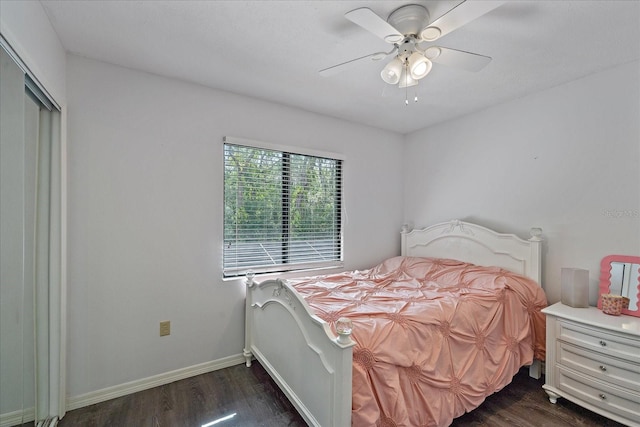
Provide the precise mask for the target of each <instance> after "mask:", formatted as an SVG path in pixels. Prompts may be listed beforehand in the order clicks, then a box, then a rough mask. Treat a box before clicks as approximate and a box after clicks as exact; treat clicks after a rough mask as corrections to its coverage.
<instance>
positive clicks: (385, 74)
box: [380, 58, 402, 85]
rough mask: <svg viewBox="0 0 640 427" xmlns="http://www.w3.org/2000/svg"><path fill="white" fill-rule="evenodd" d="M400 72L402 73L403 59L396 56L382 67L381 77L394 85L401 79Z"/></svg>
mask: <svg viewBox="0 0 640 427" xmlns="http://www.w3.org/2000/svg"><path fill="white" fill-rule="evenodd" d="M400 74H402V61H400V59H399V58H394V59H393V60H392V61H391V62H389V63H388V64H387V65H385V67H384V68H383V69H382V72H380V77H382V80H384V81H385V82H386V83H389V84H390V85H394V84H396V83H398V81H399V80H400Z"/></svg>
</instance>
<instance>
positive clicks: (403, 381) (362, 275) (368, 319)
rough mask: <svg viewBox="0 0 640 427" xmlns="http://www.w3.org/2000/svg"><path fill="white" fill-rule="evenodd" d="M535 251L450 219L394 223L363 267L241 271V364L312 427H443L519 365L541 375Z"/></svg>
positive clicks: (540, 297)
mask: <svg viewBox="0 0 640 427" xmlns="http://www.w3.org/2000/svg"><path fill="white" fill-rule="evenodd" d="M541 244H542V239H541V230H540V229H538V228H533V229H531V237H530V238H529V239H528V240H524V239H521V238H519V237H517V236H515V235H512V234H501V233H498V232H496V231H493V230H490V229H488V228H485V227H483V226H480V225H476V224H472V223H469V222H463V221H458V220H454V221H450V222H446V223H441V224H437V225H434V226H431V227H427V228H424V229H417V230H409V228H408V227H403V230H402V232H401V255H400V256H399V257H392V258H390V259H388V260H385V261H384V262H382V263H381V264H379V265H377V266H374V267H372V268H371V269H368V270H364V271H352V272H345V273H339V274H331V275H324V276H315V277H311V278H299V279H290V280H282V279H273V280H271V279H270V280H265V281H263V282H261V283H258V282H256V281H255V280H254V277H253V276H252V275H247V280H246V285H247V297H246V324H245V328H246V330H245V349H244V356H245V358H246V364H247V366H250V365H251V362H252V359H253V358H254V357H255V359H257V360H258V361H259V362H260V364H261V365H262V366H263V367H264V368H265V370H266V371H267V372H268V373H269V374H270V375H271V377H272V378H273V379H274V381H275V382H276V383H277V384H278V386H279V387H280V388H281V389H282V391H283V392H284V393H285V394H286V395H287V397H288V398H289V400H290V401H291V402H292V403H293V405H294V406H295V407H296V409H297V410H298V411H299V412H300V414H301V415H302V417H303V418H304V419H305V421H306V422H307V423H308V424H309V425H312V426H323V427H330V426H334V427H342V426H349V425H354V426H373V425H382V426H387V425H389V426H393V425H424V426H427V425H428V426H432V425H433V426H437V425H449V424H450V423H451V421H452V419H453V418H455V417H457V416H460V415H462V414H463V413H465V412H468V411H470V410H472V409H474V408H476V407H477V406H479V405H480V404H481V403H482V402H483V401H484V399H485V397H486V396H488V395H490V394H492V393H494V392H496V391H498V390H500V389H501V388H503V387H504V386H505V385H506V384H508V383H509V382H510V381H511V379H512V378H513V376H514V375H515V373H517V372H518V370H519V369H520V368H521V367H522V366H526V365H530V368H529V371H530V375H531V376H533V377H536V378H538V377H539V376H540V360H542V359H543V358H544V350H545V349H544V339H545V331H544V324H545V321H544V316H543V315H542V314H541V313H540V310H541V309H542V308H544V307H545V306H546V297H545V296H544V292H543V291H542V288H541V287H540V285H539V284H540V283H541ZM452 280H453V281H452ZM345 319H349V320H348V321H345ZM336 325H339V327H338V329H336ZM344 325H346V326H351V328H349V327H343V326H344ZM338 332H340V333H338ZM407 339H409V340H410V341H406V340H407Z"/></svg>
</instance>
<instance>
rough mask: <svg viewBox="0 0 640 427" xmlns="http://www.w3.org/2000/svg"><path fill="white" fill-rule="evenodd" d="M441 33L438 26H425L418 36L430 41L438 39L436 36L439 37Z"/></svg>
mask: <svg viewBox="0 0 640 427" xmlns="http://www.w3.org/2000/svg"><path fill="white" fill-rule="evenodd" d="M441 34H442V31H440V28H438V27H427V28H425V29H423V30H422V32H421V33H420V37H421V38H422V40H424V41H427V42H432V41H434V40H438V38H439V37H440V35H441Z"/></svg>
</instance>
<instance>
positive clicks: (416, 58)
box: [408, 52, 433, 80]
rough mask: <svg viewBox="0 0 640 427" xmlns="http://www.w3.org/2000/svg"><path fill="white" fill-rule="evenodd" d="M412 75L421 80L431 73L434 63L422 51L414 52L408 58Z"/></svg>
mask: <svg viewBox="0 0 640 427" xmlns="http://www.w3.org/2000/svg"><path fill="white" fill-rule="evenodd" d="M408 64H409V72H410V73H411V77H413V78H414V79H416V80H419V79H421V78H423V77H425V76H426V75H427V74H429V71H431V67H432V66H433V64H432V63H431V61H429V60H428V59H427V58H426V57H425V56H424V55H423V54H421V53H420V52H413V53H412V54H411V56H410V57H409V60H408Z"/></svg>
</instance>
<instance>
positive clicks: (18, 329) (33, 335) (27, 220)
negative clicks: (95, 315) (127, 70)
mask: <svg viewBox="0 0 640 427" xmlns="http://www.w3.org/2000/svg"><path fill="white" fill-rule="evenodd" d="M59 124H60V113H59V111H57V110H56V109H54V108H53V107H52V105H51V103H50V102H49V101H48V100H47V99H46V97H45V96H44V95H43V94H42V93H41V92H39V90H38V88H37V87H36V86H35V83H34V81H33V80H31V79H30V78H29V77H28V76H26V75H25V71H24V69H23V68H21V67H20V66H19V65H18V64H16V63H15V62H14V59H13V58H12V56H11V55H9V54H8V53H7V52H6V51H5V50H4V49H3V48H0V237H1V239H0V384H2V386H1V387H0V426H14V425H18V424H23V423H26V422H29V424H31V422H32V421H33V420H36V421H38V425H43V426H50V425H55V424H56V422H57V420H58V419H59V418H60V417H61V416H62V415H63V414H64V378H62V376H63V375H64V374H63V372H64V369H63V364H64V357H63V355H64V345H63V340H64V333H63V332H64V326H63V322H62V321H61V319H62V314H63V313H62V311H61V310H62V301H63V293H62V286H61V283H62V282H61V277H62V271H63V268H62V265H63V264H62V254H63V248H62V244H61V242H62V215H61V212H62V209H61V206H62V205H61V185H62V174H61V168H60V165H61V149H60V125H59Z"/></svg>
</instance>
